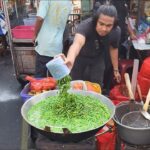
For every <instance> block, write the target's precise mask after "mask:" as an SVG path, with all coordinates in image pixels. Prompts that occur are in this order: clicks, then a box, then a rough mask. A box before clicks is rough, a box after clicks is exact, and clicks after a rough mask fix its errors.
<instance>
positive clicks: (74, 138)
mask: <svg viewBox="0 0 150 150" xmlns="http://www.w3.org/2000/svg"><path fill="white" fill-rule="evenodd" d="M70 92H73V93H75V94H81V95H91V96H94V97H96V98H98V99H99V100H100V101H101V102H102V103H104V104H105V105H106V106H107V107H108V109H109V110H110V112H111V116H110V118H109V119H108V120H107V121H106V122H105V123H104V124H102V125H101V126H100V127H98V128H95V129H93V130H89V131H85V132H80V133H69V132H67V130H64V131H65V132H64V133H55V132H51V131H48V130H45V129H40V128H37V127H35V126H34V125H32V124H31V123H30V122H29V120H28V118H27V113H28V111H29V110H30V108H31V107H32V106H33V105H35V104H36V103H38V102H40V101H42V99H44V98H46V97H48V96H54V95H57V93H58V91H57V90H53V91H48V92H45V93H42V94H39V95H37V96H33V97H31V98H30V99H29V100H28V101H26V102H25V103H24V104H23V106H22V108H21V114H22V116H23V118H24V119H25V121H26V122H27V123H28V124H29V125H31V126H33V127H34V128H35V129H36V130H37V131H38V132H39V133H41V134H42V135H44V136H46V137H47V138H49V139H51V140H56V141H61V142H79V141H81V140H84V139H87V138H89V137H91V136H94V135H95V134H96V133H97V132H98V131H99V130H100V129H101V128H102V127H103V126H104V125H105V124H106V123H107V122H108V121H110V119H111V118H112V117H113V115H114V113H115V106H114V104H113V103H112V102H111V100H110V99H108V98H107V97H105V96H103V95H100V94H97V93H94V92H89V91H79V90H78V91H77V90H71V91H70Z"/></svg>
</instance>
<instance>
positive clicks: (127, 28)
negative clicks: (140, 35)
mask: <svg viewBox="0 0 150 150" xmlns="http://www.w3.org/2000/svg"><path fill="white" fill-rule="evenodd" d="M96 3H100V4H105V3H111V4H112V5H114V6H115V7H116V9H117V13H118V25H119V27H120V28H121V38H120V43H119V58H121V59H122V58H123V59H124V58H126V53H127V50H126V47H125V46H124V44H126V41H127V40H128V37H129V38H130V39H131V40H134V39H136V35H135V32H134V30H133V29H132V27H131V25H130V24H131V23H130V21H129V20H130V17H129V6H130V0H95V4H96Z"/></svg>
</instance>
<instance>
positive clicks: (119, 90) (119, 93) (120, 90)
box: [109, 84, 129, 101]
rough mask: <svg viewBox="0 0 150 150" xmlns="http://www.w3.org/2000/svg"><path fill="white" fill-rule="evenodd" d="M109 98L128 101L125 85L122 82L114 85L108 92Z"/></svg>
mask: <svg viewBox="0 0 150 150" xmlns="http://www.w3.org/2000/svg"><path fill="white" fill-rule="evenodd" d="M109 98H110V99H115V100H118V101H128V100H129V97H128V95H127V89H126V86H125V85H124V84H120V85H116V86H114V87H113V89H111V91H110V93H109Z"/></svg>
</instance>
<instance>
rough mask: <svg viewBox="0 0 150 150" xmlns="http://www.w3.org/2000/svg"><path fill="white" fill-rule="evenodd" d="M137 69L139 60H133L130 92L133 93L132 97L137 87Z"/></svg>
mask: <svg viewBox="0 0 150 150" xmlns="http://www.w3.org/2000/svg"><path fill="white" fill-rule="evenodd" d="M138 69H139V60H138V59H134V61H133V71H132V80H131V87H132V91H133V94H134V95H135V91H136V85H137V74H138Z"/></svg>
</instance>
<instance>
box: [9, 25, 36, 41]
mask: <svg viewBox="0 0 150 150" xmlns="http://www.w3.org/2000/svg"><path fill="white" fill-rule="evenodd" d="M11 32H12V36H13V38H16V39H32V38H33V35H34V26H25V25H21V26H16V27H15V28H13V29H11Z"/></svg>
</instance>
